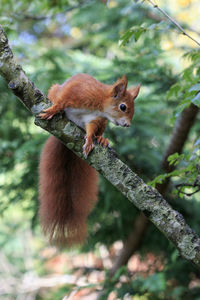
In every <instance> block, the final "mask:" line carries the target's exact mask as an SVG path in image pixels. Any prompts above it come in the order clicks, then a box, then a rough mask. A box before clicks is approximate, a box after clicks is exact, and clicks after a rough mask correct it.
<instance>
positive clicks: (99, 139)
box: [96, 135, 109, 148]
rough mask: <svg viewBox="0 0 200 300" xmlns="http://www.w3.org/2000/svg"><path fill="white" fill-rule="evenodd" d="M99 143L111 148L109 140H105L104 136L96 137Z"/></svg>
mask: <svg viewBox="0 0 200 300" xmlns="http://www.w3.org/2000/svg"><path fill="white" fill-rule="evenodd" d="M96 139H97V143H98V144H100V145H101V146H103V147H105V148H106V147H108V146H109V140H108V139H106V138H104V137H103V136H101V135H99V136H97V137H96Z"/></svg>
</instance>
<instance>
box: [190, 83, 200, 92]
mask: <svg viewBox="0 0 200 300" xmlns="http://www.w3.org/2000/svg"><path fill="white" fill-rule="evenodd" d="M191 91H200V83H197V84H195V85H193V86H192V87H191V88H190V89H189V92H191Z"/></svg>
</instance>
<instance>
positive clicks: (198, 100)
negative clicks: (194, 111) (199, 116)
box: [191, 93, 200, 107]
mask: <svg viewBox="0 0 200 300" xmlns="http://www.w3.org/2000/svg"><path fill="white" fill-rule="evenodd" d="M191 102H192V103H193V104H195V105H196V106H198V107H200V93H198V94H197V95H196V96H195V97H194V98H193V99H192V101H191Z"/></svg>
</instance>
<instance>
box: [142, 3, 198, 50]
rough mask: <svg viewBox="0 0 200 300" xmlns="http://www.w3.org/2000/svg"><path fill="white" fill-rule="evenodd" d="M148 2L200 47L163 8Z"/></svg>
mask: <svg viewBox="0 0 200 300" xmlns="http://www.w3.org/2000/svg"><path fill="white" fill-rule="evenodd" d="M146 1H147V2H149V3H150V4H151V5H152V6H153V7H154V8H155V9H157V10H158V11H159V12H161V13H162V14H163V15H164V16H165V17H166V18H167V19H168V20H170V22H171V23H173V24H174V25H175V26H176V27H177V28H178V29H179V31H181V32H182V34H183V35H185V36H187V37H188V38H189V39H191V40H192V41H193V42H195V43H196V44H197V45H198V46H200V43H199V42H198V41H197V40H196V39H194V38H193V37H192V36H191V35H189V34H188V33H187V32H186V31H185V30H184V28H183V27H182V26H181V25H180V24H179V23H178V22H177V21H176V20H175V19H173V18H172V17H171V16H170V15H168V13H166V12H165V11H164V10H163V9H162V8H160V7H159V6H158V5H157V4H155V3H154V2H153V1H152V0H146Z"/></svg>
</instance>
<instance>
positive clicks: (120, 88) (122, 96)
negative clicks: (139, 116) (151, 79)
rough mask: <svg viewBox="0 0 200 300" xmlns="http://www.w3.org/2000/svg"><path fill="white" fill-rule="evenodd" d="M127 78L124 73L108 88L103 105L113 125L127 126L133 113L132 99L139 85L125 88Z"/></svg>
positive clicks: (135, 95)
mask: <svg viewBox="0 0 200 300" xmlns="http://www.w3.org/2000/svg"><path fill="white" fill-rule="evenodd" d="M127 83H128V80H127V78H126V76H125V75H124V76H123V77H122V78H119V79H118V80H117V81H116V82H115V83H114V84H113V85H112V86H111V89H110V95H109V99H108V102H107V104H108V105H107V106H106V107H105V112H106V115H107V118H108V119H109V120H110V121H111V122H112V123H114V124H115V125H120V126H123V127H129V126H130V124H131V120H132V118H133V114H134V99H135V98H136V97H137V95H138V93H139V90H140V85H137V86H136V87H132V88H129V89H128V90H127Z"/></svg>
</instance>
